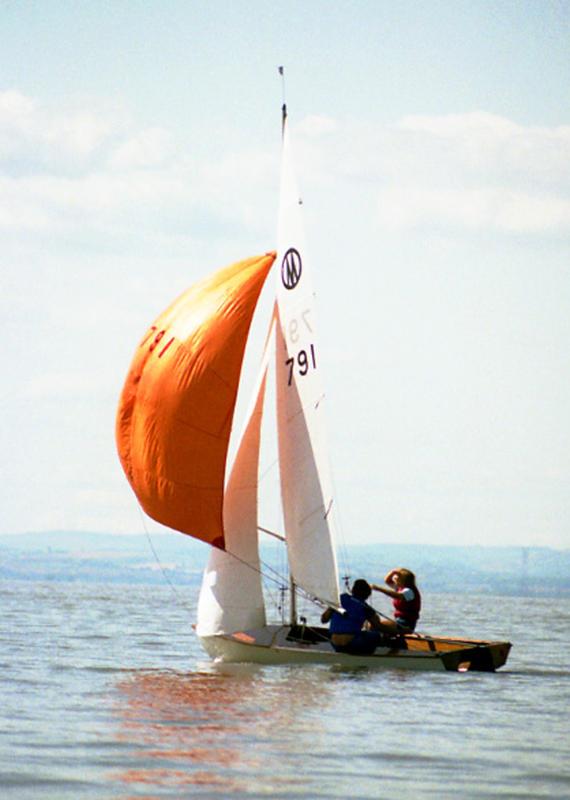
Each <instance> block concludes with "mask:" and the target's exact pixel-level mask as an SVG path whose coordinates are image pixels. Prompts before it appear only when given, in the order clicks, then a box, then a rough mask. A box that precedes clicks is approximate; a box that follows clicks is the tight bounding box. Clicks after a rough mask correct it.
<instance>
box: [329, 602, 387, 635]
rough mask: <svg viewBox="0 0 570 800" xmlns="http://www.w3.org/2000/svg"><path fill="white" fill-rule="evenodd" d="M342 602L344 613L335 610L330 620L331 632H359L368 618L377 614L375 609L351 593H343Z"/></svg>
mask: <svg viewBox="0 0 570 800" xmlns="http://www.w3.org/2000/svg"><path fill="white" fill-rule="evenodd" d="M340 604H341V606H342V607H343V609H344V614H341V613H340V612H339V611H333V615H332V617H331V621H330V631H331V633H358V632H359V631H361V630H362V626H363V625H364V623H365V622H366V620H367V619H371V618H372V617H373V616H374V615H375V613H376V612H375V611H374V609H373V608H372V607H371V606H369V605H368V603H365V602H364V600H359V599H358V598H357V597H353V595H351V594H341V596H340Z"/></svg>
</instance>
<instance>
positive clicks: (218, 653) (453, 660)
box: [199, 625, 511, 672]
mask: <svg viewBox="0 0 570 800" xmlns="http://www.w3.org/2000/svg"><path fill="white" fill-rule="evenodd" d="M299 630H300V629H299V627H297V626H295V627H294V628H292V627H291V626H278V625H268V626H266V627H264V628H260V629H256V630H248V631H238V632H236V633H232V634H219V635H216V636H200V637H199V638H200V641H201V643H202V646H203V648H204V649H205V650H206V652H207V653H208V655H210V656H211V657H212V658H213V659H214V660H216V661H218V662H223V663H237V662H249V663H256V664H329V665H331V666H333V665H334V666H340V667H370V668H374V669H405V670H414V671H429V672H442V671H451V672H472V671H477V672H494V671H495V670H496V669H498V668H499V667H501V666H503V664H505V662H506V660H507V657H508V654H509V651H510V648H511V645H510V643H509V642H485V641H479V640H466V639H452V638H445V639H444V638H442V637H426V636H419V635H415V634H410V635H407V636H405V637H403V638H402V640H401V641H400V643H399V644H398V646H386V647H378V648H377V649H376V650H375V652H374V653H373V654H372V655H353V654H350V653H339V652H337V651H335V650H334V648H333V647H332V645H331V644H330V641H329V639H328V631H326V630H325V629H320V628H307V629H302V631H301V634H300V635H299V634H298V631H299ZM304 632H305V635H303V633H304ZM309 632H310V633H309Z"/></svg>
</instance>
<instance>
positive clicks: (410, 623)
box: [371, 567, 422, 633]
mask: <svg viewBox="0 0 570 800" xmlns="http://www.w3.org/2000/svg"><path fill="white" fill-rule="evenodd" d="M384 582H385V583H386V584H387V586H377V585H376V584H375V583H373V584H371V589H373V590H374V591H376V592H382V594H385V595H387V596H388V597H391V598H392V604H393V606H394V617H395V619H394V620H382V621H381V625H382V629H383V630H384V631H385V632H386V633H411V632H412V631H413V630H414V629H415V627H416V625H417V622H418V619H419V616H420V610H421V607H422V598H421V595H420V592H419V589H418V587H417V586H416V576H415V575H414V573H413V572H411V571H410V570H409V569H404V567H398V569H392V570H390V572H389V573H388V574H387V575H386V577H385V578H384Z"/></svg>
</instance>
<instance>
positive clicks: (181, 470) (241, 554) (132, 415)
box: [116, 105, 510, 671]
mask: <svg viewBox="0 0 570 800" xmlns="http://www.w3.org/2000/svg"><path fill="white" fill-rule="evenodd" d="M302 216H303V207H302V203H301V201H300V199H299V194H298V191H297V185H296V180H295V176H294V171H293V164H292V156H291V145H290V136H289V131H288V121H287V111H286V107H285V105H284V106H283V111H282V163H281V187H280V198H279V218H278V234H277V249H276V251H271V252H268V253H265V254H263V255H260V256H256V257H252V258H247V259H245V260H242V261H238V262H236V263H234V264H231V265H230V266H227V267H225V268H223V269H221V270H219V271H218V272H216V273H215V274H213V275H211V276H209V277H206V278H204V279H203V280H201V281H199V282H198V283H196V284H195V285H194V286H192V287H191V288H190V289H188V290H187V291H186V292H185V293H184V294H182V296H180V297H179V298H178V299H177V300H175V301H174V302H173V303H172V305H170V306H169V307H168V308H167V309H166V310H165V311H164V312H163V313H162V314H161V315H160V316H159V317H158V318H157V319H156V320H155V321H154V323H153V324H152V325H151V326H150V328H149V329H148V330H147V331H146V333H145V335H144V336H143V338H142V340H141V342H140V344H139V346H138V348H137V350H136V352H135V356H134V358H133V361H132V364H131V367H130V370H129V372H128V375H127V378H126V382H125V385H124V388H123V392H122V395H121V399H120V403H119V408H118V413H117V423H116V439H117V447H118V452H119V456H120V460H121V463H122V466H123V469H124V471H125V474H126V476H127V478H128V480H129V482H130V484H131V486H132V488H133V490H134V492H135V494H136V496H137V498H138V501H139V503H140V505H141V506H142V508H143V510H144V511H145V512H146V513H147V514H148V515H149V516H150V517H151V518H152V519H154V520H156V521H158V522H159V523H161V524H162V525H165V526H167V527H168V528H170V529H172V530H175V531H180V532H181V533H183V534H187V535H189V536H192V537H195V538H196V539H199V540H202V541H204V542H207V543H208V544H209V545H211V550H210V557H209V562H208V564H207V566H206V569H205V572H204V578H203V582H202V587H201V591H200V596H199V601H198V620H197V624H196V626H195V629H196V632H197V635H198V637H199V639H200V641H201V643H202V645H203V647H204V649H205V650H206V652H207V653H208V654H209V655H210V656H211V657H213V658H214V659H216V660H218V661H225V662H239V661H246V662H257V663H264V664H283V663H285V664H292V663H298V664H303V663H322V664H331V665H341V666H355V667H360V666H370V667H384V668H404V669H413V670H453V671H457V670H485V671H493V670H495V669H497V668H498V667H500V666H502V665H503V664H504V663H505V661H506V659H507V656H508V653H509V649H510V644H509V643H508V642H486V641H478V640H461V639H454V638H442V637H431V636H425V635H416V634H408V635H406V636H401V637H399V638H398V639H397V640H396V639H395V640H392V641H390V640H387V641H386V643H385V646H380V647H378V648H377V649H376V651H375V652H374V654H373V655H366V656H364V655H352V654H348V653H346V652H344V653H340V652H336V651H335V650H334V648H333V647H332V645H331V642H330V636H329V633H328V630H327V629H326V628H325V627H323V626H321V625H320V624H315V625H314V624H311V623H310V622H308V621H307V618H306V617H298V614H297V607H296V606H297V604H296V601H297V598H298V597H304V598H306V599H308V600H309V601H311V602H312V603H314V604H315V606H316V608H317V609H318V611H319V614H320V612H321V611H322V609H323V608H325V607H329V606H330V607H333V608H339V579H338V567H337V559H336V551H335V542H336V540H337V529H338V527H339V526H338V522H337V508H336V501H335V497H334V494H333V491H332V482H331V476H330V467H329V460H328V454H327V447H326V435H325V424H324V411H325V405H326V403H325V395H324V392H323V388H322V379H321V359H320V351H319V345H318V339H317V333H316V332H317V321H316V309H315V297H314V292H313V287H312V279H311V266H312V265H311V259H310V257H309V255H308V252H307V249H306V245H305V239H304V228H303V220H302ZM271 272H273V273H275V274H274V277H273V280H274V285H275V290H274V302H273V307H272V310H271V305H270V307H269V313H268V317H269V319H268V320H267V326H266V330H267V334H266V335H265V334H264V338H265V347H264V348H263V350H262V353H261V356H260V366H259V371H258V375H257V378H256V380H255V381H252V382H253V383H254V387H253V392H252V394H251V402H250V406H249V410H248V412H247V413H246V414H245V419H244V422H243V428H242V431H241V435H240V437H239V440H238V443H237V445H235V447H234V449H235V455H234V456H233V459H232V460H231V464H230V458H229V452H230V440H232V441H233V439H232V436H233V435H235V433H234V429H235V424H234V423H235V420H234V416H235V409H236V402H237V398H238V392H240V393H241V392H242V391H243V386H242V385H241V384H242V382H243V381H244V380H245V376H244V369H243V363H244V354H245V351H246V347H247V346H248V340H249V338H250V336H252V330H253V328H252V318H253V316H254V312H255V311H256V307H257V306H258V304H259V303H260V296H261V293H262V289H263V287H264V285H266V284H269V283H270V279H269V275H270V273H271ZM260 349H261V348H260ZM270 381H272V387H271V388H272V390H273V398H274V403H273V413H274V417H275V427H276V431H274V432H273V435H274V436H275V435H276V438H277V442H278V461H279V478H280V495H281V505H282V518H283V525H284V533H283V534H282V535H281V534H278V533H277V532H275V531H274V532H273V535H275V536H277V537H278V538H280V539H282V540H283V541H284V542H285V545H286V551H287V557H288V566H289V576H290V587H289V596H290V618H289V619H288V620H287V621H285V620H284V619H281V620H280V621H277V622H268V619H267V611H266V603H265V598H264V590H263V582H262V574H263V572H264V566H263V564H262V561H261V558H260V551H259V536H260V531H263V530H264V527H263V526H262V525H261V524H260V520H259V519H258V517H259V500H258V493H259V490H260V479H259V472H260V447H261V435H262V430H264V426H263V425H262V422H263V419H264V414H267V410H266V409H265V406H266V405H267V402H268V399H267V397H268V395H269V394H270V392H268V390H267V387H268V383H269V382H270ZM268 532H269V533H271V531H268Z"/></svg>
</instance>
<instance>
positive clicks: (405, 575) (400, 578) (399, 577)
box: [395, 567, 416, 589]
mask: <svg viewBox="0 0 570 800" xmlns="http://www.w3.org/2000/svg"><path fill="white" fill-rule="evenodd" d="M395 578H396V584H397V585H398V586H402V587H403V588H404V589H405V588H406V587H409V588H410V589H414V588H415V586H416V576H415V575H414V573H413V572H412V571H411V570H409V569H404V568H403V567H401V568H400V569H399V570H398V572H397V573H396V575H395Z"/></svg>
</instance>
